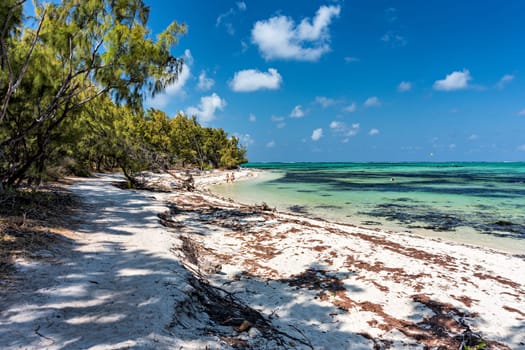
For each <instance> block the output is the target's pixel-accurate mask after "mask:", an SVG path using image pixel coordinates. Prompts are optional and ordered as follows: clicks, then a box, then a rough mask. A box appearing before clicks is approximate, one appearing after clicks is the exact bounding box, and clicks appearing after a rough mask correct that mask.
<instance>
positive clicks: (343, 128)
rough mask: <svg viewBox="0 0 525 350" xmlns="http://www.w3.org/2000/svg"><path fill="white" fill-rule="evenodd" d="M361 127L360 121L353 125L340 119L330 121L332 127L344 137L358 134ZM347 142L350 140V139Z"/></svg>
mask: <svg viewBox="0 0 525 350" xmlns="http://www.w3.org/2000/svg"><path fill="white" fill-rule="evenodd" d="M360 127H361V125H360V124H359V123H354V124H352V125H351V126H348V125H346V124H345V123H343V122H338V121H333V122H331V123H330V129H332V130H333V131H334V132H336V133H338V134H341V135H343V136H344V137H352V136H355V135H357V134H358V133H359V129H360ZM343 142H344V141H343ZM346 142H348V140H347V141H346Z"/></svg>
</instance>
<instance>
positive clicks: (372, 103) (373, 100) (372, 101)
mask: <svg viewBox="0 0 525 350" xmlns="http://www.w3.org/2000/svg"><path fill="white" fill-rule="evenodd" d="M379 106H381V101H379V98H377V97H376V96H372V97H369V98H367V99H366V101H365V107H379Z"/></svg>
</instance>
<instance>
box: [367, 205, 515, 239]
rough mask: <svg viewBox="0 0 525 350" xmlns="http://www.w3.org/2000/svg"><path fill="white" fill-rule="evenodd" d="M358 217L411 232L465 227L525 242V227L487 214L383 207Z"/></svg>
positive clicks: (415, 207)
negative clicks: (375, 218) (388, 223)
mask: <svg viewBox="0 0 525 350" xmlns="http://www.w3.org/2000/svg"><path fill="white" fill-rule="evenodd" d="M359 214H364V215H367V216H371V217H378V218H383V219H386V220H388V221H396V222H398V223H400V224H402V225H403V226H405V227H407V228H411V229H418V228H422V229H426V230H432V231H437V232H445V231H448V232H451V231H456V229H457V228H458V227H461V226H464V227H472V228H474V229H475V230H476V231H478V232H480V233H483V234H490V235H494V236H497V237H512V238H518V239H525V225H524V224H518V223H516V222H512V221H508V220H503V219H500V218H497V217H494V216H491V215H490V214H487V213H472V214H471V215H464V214H463V213H455V212H451V213H448V212H439V211H436V209H434V208H431V207H429V206H422V205H417V206H412V205H403V204H395V203H383V204H379V205H377V206H376V207H375V208H374V209H373V210H371V211H368V212H360V213H359Z"/></svg>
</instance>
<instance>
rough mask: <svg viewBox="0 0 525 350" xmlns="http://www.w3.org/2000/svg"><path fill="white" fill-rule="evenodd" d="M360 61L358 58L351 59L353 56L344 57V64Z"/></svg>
mask: <svg viewBox="0 0 525 350" xmlns="http://www.w3.org/2000/svg"><path fill="white" fill-rule="evenodd" d="M359 61H361V60H360V59H359V58H357V57H353V56H346V57H345V62H346V63H353V62H359Z"/></svg>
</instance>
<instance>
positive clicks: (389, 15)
mask: <svg viewBox="0 0 525 350" xmlns="http://www.w3.org/2000/svg"><path fill="white" fill-rule="evenodd" d="M385 17H386V20H387V21H388V22H395V21H397V9H396V8H394V7H390V8H387V9H386V10H385Z"/></svg>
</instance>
